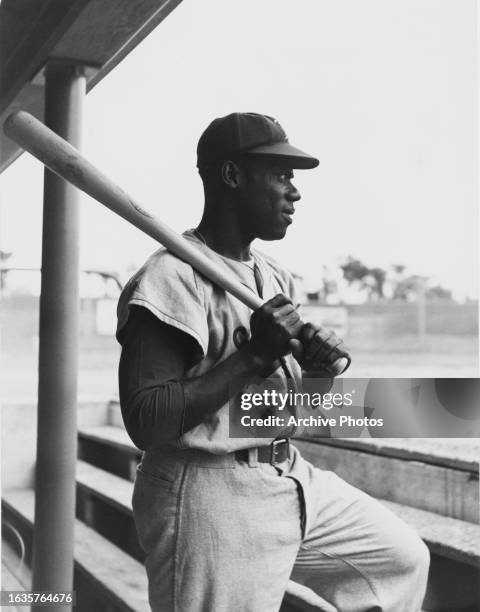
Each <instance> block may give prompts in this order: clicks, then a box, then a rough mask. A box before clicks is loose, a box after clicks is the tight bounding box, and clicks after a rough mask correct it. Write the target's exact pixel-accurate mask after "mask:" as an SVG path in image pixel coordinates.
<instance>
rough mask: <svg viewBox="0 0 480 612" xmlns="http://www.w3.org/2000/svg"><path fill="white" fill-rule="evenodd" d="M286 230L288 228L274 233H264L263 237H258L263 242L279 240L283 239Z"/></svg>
mask: <svg viewBox="0 0 480 612" xmlns="http://www.w3.org/2000/svg"><path fill="white" fill-rule="evenodd" d="M287 229H288V227H284V228H281V229H278V230H276V231H273V230H272V231H270V232H268V234H267V233H266V232H265V234H264V235H263V236H259V238H260V240H265V241H273V240H281V239H282V238H285V235H286V233H287Z"/></svg>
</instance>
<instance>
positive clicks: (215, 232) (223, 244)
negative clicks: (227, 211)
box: [197, 213, 252, 261]
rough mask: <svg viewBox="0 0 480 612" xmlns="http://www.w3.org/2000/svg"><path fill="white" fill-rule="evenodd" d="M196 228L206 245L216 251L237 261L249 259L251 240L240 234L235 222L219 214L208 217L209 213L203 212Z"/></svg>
mask: <svg viewBox="0 0 480 612" xmlns="http://www.w3.org/2000/svg"><path fill="white" fill-rule="evenodd" d="M197 230H198V232H199V234H200V235H201V237H202V238H203V239H204V241H205V242H206V244H207V246H209V247H210V248H211V249H212V250H214V251H215V252H216V253H219V254H220V255H223V256H224V257H229V258H230V259H236V260H238V261H247V260H249V259H251V257H252V256H251V254H250V244H251V242H252V241H251V240H250V239H247V238H245V237H244V236H243V235H242V232H241V230H240V228H239V227H238V225H237V224H235V223H231V222H229V220H228V219H225V218H222V216H221V215H215V218H209V215H208V214H205V213H204V215H203V217H202V220H201V221H200V223H199V225H198V228H197Z"/></svg>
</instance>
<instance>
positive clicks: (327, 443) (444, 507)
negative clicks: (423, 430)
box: [294, 438, 480, 524]
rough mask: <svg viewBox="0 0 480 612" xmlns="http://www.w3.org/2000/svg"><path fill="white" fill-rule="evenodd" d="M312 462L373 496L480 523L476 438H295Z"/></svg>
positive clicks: (477, 445)
mask: <svg viewBox="0 0 480 612" xmlns="http://www.w3.org/2000/svg"><path fill="white" fill-rule="evenodd" d="M294 444H295V446H296V447H297V448H298V449H299V450H300V452H301V453H302V455H303V456H304V457H305V459H307V460H308V461H310V462H311V463H313V465H315V466H317V467H319V468H321V469H326V470H332V471H334V472H335V473H336V474H338V475H339V476H340V477H341V478H343V479H344V480H346V481H347V482H349V483H350V484H352V485H354V486H356V487H358V488H359V489H361V490H362V491H365V492H366V493H369V494H370V495H372V496H373V497H378V498H382V499H387V500H390V501H393V502H397V503H400V504H404V505H407V506H412V507H417V508H420V509H422V510H428V511H430V512H435V513H436V514H440V515H443V516H447V517H451V518H456V519H459V520H462V521H468V522H472V523H477V524H478V523H480V515H479V511H478V508H479V482H478V475H479V463H478V459H479V456H480V455H479V451H480V442H479V441H477V440H473V439H472V440H461V441H460V440H447V439H423V438H419V439H415V438H408V439H404V438H399V439H359V438H355V439H321V440H318V439H317V440H311V439H310V440H307V439H299V440H295V442H294Z"/></svg>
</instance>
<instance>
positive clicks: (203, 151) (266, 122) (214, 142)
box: [197, 113, 320, 169]
mask: <svg viewBox="0 0 480 612" xmlns="http://www.w3.org/2000/svg"><path fill="white" fill-rule="evenodd" d="M243 154H246V155H255V156H256V155H262V156H269V157H277V158H279V159H281V160H282V161H284V162H286V163H287V164H288V165H289V166H290V167H291V168H301V169H309V168H316V167H317V166H318V164H319V163H320V162H319V161H318V159H316V158H315V157H312V156H311V155H309V154H308V153H305V152H304V151H300V149H297V148H296V147H294V146H292V145H291V144H290V143H289V142H288V139H287V135H286V134H285V131H284V129H283V128H282V126H281V125H280V124H279V123H278V121H277V120H276V119H274V118H273V117H269V116H268V115H260V114H258V113H232V114H230V115H227V116H226V117H219V118H218V119H214V120H213V121H212V123H211V124H210V125H209V126H208V127H207V129H206V130H205V131H204V132H203V134H202V135H201V136H200V140H199V141H198V146H197V167H198V168H200V167H202V166H208V165H211V164H213V163H215V162H221V161H223V160H226V159H229V158H230V157H232V156H236V155H243Z"/></svg>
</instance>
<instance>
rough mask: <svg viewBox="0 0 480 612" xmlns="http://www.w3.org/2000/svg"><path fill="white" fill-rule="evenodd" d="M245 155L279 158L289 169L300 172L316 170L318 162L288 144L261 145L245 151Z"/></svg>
mask: <svg viewBox="0 0 480 612" xmlns="http://www.w3.org/2000/svg"><path fill="white" fill-rule="evenodd" d="M245 153H247V155H268V156H270V157H278V158H281V159H282V161H284V162H285V163H288V165H289V166H290V168H298V169H301V170H309V169H311V168H316V167H317V166H318V164H319V163H320V161H319V160H318V159H317V158H316V157H312V156H311V155H309V154H308V153H305V152H304V151H300V149H297V148H296V147H293V146H292V145H291V144H290V143H288V142H273V143H271V144H268V145H261V146H259V147H254V148H253V149H248V151H245Z"/></svg>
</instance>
